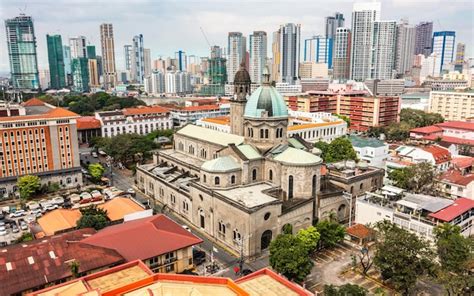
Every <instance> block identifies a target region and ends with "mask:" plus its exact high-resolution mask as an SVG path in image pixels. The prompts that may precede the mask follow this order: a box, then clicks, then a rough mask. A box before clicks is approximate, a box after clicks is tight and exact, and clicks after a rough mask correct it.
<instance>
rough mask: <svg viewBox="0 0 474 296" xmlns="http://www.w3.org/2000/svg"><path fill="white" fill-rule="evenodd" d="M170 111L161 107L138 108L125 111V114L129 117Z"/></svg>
mask: <svg viewBox="0 0 474 296" xmlns="http://www.w3.org/2000/svg"><path fill="white" fill-rule="evenodd" d="M168 112H169V110H168V109H166V108H163V107H161V106H153V107H137V108H126V109H123V114H124V115H125V116H127V115H140V114H155V113H168Z"/></svg>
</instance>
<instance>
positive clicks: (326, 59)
mask: <svg viewBox="0 0 474 296" xmlns="http://www.w3.org/2000/svg"><path fill="white" fill-rule="evenodd" d="M332 54H333V39H332V38H327V37H324V36H313V37H312V38H311V39H306V40H305V41H304V60H305V62H315V63H325V64H328V68H329V69H332Z"/></svg>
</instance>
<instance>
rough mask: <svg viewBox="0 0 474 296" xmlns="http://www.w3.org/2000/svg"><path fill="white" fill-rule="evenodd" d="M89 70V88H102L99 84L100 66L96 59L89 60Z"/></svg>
mask: <svg viewBox="0 0 474 296" xmlns="http://www.w3.org/2000/svg"><path fill="white" fill-rule="evenodd" d="M87 68H88V71H89V87H90V88H96V87H99V86H100V83H99V66H98V64H97V60H96V59H88V61H87Z"/></svg>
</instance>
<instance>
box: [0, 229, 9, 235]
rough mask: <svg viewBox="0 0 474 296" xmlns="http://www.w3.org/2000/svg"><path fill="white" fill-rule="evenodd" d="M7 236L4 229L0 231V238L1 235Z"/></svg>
mask: <svg viewBox="0 0 474 296" xmlns="http://www.w3.org/2000/svg"><path fill="white" fill-rule="evenodd" d="M7 234H8V231H7V230H6V229H4V230H0V236H1V235H7Z"/></svg>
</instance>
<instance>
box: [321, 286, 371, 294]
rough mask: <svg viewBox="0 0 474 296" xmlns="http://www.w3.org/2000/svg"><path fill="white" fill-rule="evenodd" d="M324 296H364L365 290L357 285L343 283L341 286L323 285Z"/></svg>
mask: <svg viewBox="0 0 474 296" xmlns="http://www.w3.org/2000/svg"><path fill="white" fill-rule="evenodd" d="M324 295H325V296H349V295H350V296H365V295H367V291H366V290H365V289H364V288H363V287H361V286H358V285H352V284H345V285H342V286H339V287H337V286H334V285H325V286H324Z"/></svg>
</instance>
